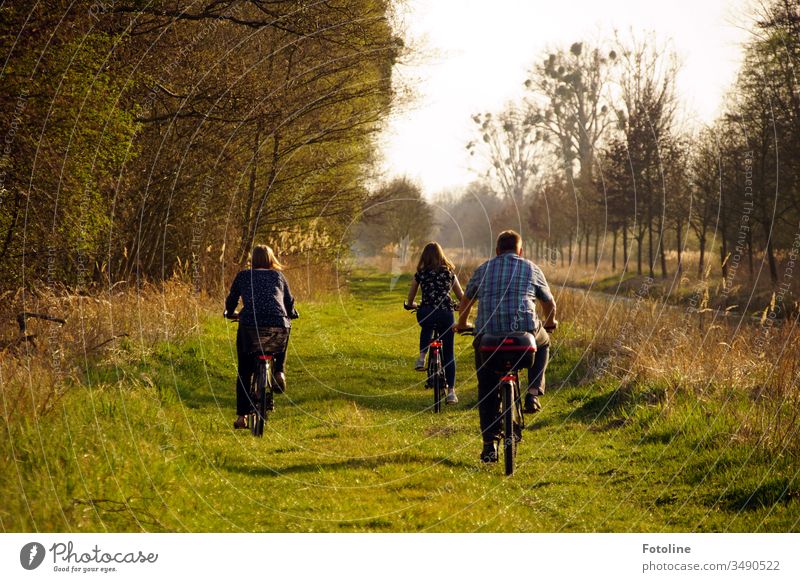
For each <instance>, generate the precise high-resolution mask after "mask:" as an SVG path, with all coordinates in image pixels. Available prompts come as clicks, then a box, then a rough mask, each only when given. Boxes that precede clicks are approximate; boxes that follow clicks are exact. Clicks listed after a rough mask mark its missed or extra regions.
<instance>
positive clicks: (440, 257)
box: [406, 242, 464, 404]
mask: <svg viewBox="0 0 800 582" xmlns="http://www.w3.org/2000/svg"><path fill="white" fill-rule="evenodd" d="M454 271H455V266H454V265H453V263H452V262H451V261H450V259H448V258H447V257H446V256H445V254H444V251H443V250H442V247H441V246H439V243H436V242H429V243H428V244H427V245H425V248H424V249H422V254H421V255H420V258H419V262H418V263H417V272H416V273H415V274H414V280H413V281H412V282H411V288H410V289H409V290H408V301H407V302H406V305H407V306H408V307H410V308H417V322H418V323H419V325H420V328H421V329H420V333H419V358H417V362H416V364H415V366H414V368H415V369H416V370H418V371H420V372H425V371H426V368H425V354H426V353H427V352H428V346H429V345H430V343H431V340H432V339H433V331H434V329H435V330H438V331H439V336H440V339H441V340H442V360H443V363H444V376H445V382H447V396H446V397H445V403H446V404H457V403H458V396H456V360H455V356H454V349H453V323H454V321H455V320H454V317H453V309H454V308H455V303H454V302H453V300H452V299H451V298H450V291H453V292H454V293H455V294H456V297H457V298H458V300H459V301H460V300H461V299H462V297H463V296H464V293H463V291H462V290H461V283H459V282H458V277H457V276H456V274H455V272H454ZM420 288H421V289H422V302H421V303H420V305H419V306H417V304H416V303H414V298H415V297H416V296H417V290H419V289H420Z"/></svg>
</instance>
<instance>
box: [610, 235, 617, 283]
mask: <svg viewBox="0 0 800 582" xmlns="http://www.w3.org/2000/svg"><path fill="white" fill-rule="evenodd" d="M611 244H612V245H613V246H612V247H611V270H612V271H614V272H615V273H616V271H617V229H616V228H615V229H614V238H613V242H612V243H611Z"/></svg>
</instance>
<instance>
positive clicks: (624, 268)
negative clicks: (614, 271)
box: [622, 222, 628, 273]
mask: <svg viewBox="0 0 800 582" xmlns="http://www.w3.org/2000/svg"><path fill="white" fill-rule="evenodd" d="M627 270H628V223H627V222H625V224H623V225H622V272H623V273H625V272H626V271H627Z"/></svg>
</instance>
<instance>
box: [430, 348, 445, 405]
mask: <svg viewBox="0 0 800 582" xmlns="http://www.w3.org/2000/svg"><path fill="white" fill-rule="evenodd" d="M431 380H432V382H433V411H434V412H436V413H439V412H441V411H442V395H443V393H444V386H443V379H442V362H441V358H440V356H439V350H438V349H436V350H435V352H434V354H433V357H432V358H431Z"/></svg>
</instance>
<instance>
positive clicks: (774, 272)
mask: <svg viewBox="0 0 800 582" xmlns="http://www.w3.org/2000/svg"><path fill="white" fill-rule="evenodd" d="M767 259H769V276H770V279H772V284H773V285H775V284H777V283H778V265H777V263H776V262H775V249H773V247H772V237H770V238H769V239H768V240H767Z"/></svg>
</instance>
